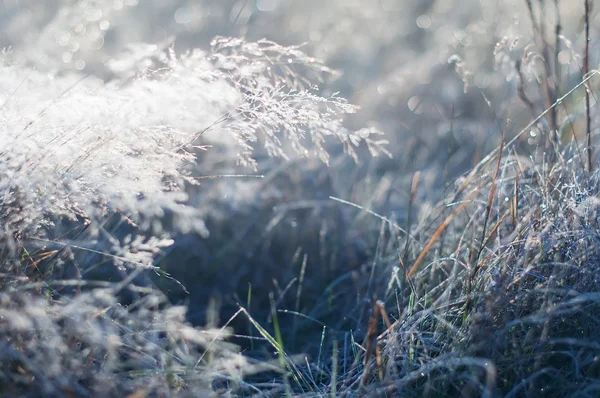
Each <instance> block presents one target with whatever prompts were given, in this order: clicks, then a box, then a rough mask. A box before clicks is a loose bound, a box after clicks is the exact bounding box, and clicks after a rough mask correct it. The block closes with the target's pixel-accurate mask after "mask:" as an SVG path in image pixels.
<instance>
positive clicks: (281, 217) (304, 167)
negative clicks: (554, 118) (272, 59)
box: [0, 0, 600, 329]
mask: <svg viewBox="0 0 600 398" xmlns="http://www.w3.org/2000/svg"><path fill="white" fill-rule="evenodd" d="M527 3H528V2H527V1H524V0H495V1H483V0H460V1H459V0H439V1H436V0H303V1H294V0H189V1H186V0H98V1H94V0H80V1H66V0H64V1H56V2H54V1H43V0H37V1H35V0H34V1H31V0H29V1H28V0H1V1H0V5H1V7H0V48H5V58H6V60H7V62H14V63H19V64H22V65H24V66H25V67H28V68H35V69H37V70H40V71H44V72H47V73H49V74H57V75H60V74H69V73H76V74H83V75H87V74H91V75H94V76H96V77H98V78H100V79H102V80H103V81H105V82H109V81H111V80H113V79H122V78H127V76H124V75H123V74H125V73H127V71H128V67H127V65H120V64H119V62H121V60H123V59H125V60H132V59H136V57H139V58H140V59H141V58H143V57H144V56H146V54H147V53H148V52H152V51H156V49H167V48H169V47H170V46H173V48H174V49H175V51H176V52H177V53H183V52H185V51H187V50H189V49H193V48H199V49H202V50H205V51H209V50H210V42H211V40H212V39H213V38H214V37H216V36H233V37H244V38H246V39H247V40H249V41H254V40H258V39H262V38H266V39H268V40H272V41H275V42H277V43H279V44H282V45H302V50H303V51H305V52H306V53H307V54H309V55H310V56H313V57H315V58H318V59H321V60H323V61H324V63H325V64H326V65H328V66H329V67H331V68H334V69H336V70H337V71H338V72H339V74H336V76H332V77H329V78H327V79H326V80H324V81H322V82H317V83H318V85H319V89H320V91H321V92H322V93H325V94H331V93H336V92H338V93H339V95H340V96H341V97H344V98H347V99H348V100H349V102H350V103H353V104H357V105H359V106H360V107H361V110H360V111H359V112H358V113H357V114H355V115H352V117H350V118H348V119H347V120H345V123H346V124H347V125H348V126H349V127H352V128H360V127H365V126H374V127H377V128H380V129H381V130H383V131H384V132H385V133H386V138H387V139H388V140H389V141H390V144H389V146H388V149H389V151H390V152H391V154H392V155H393V156H392V157H391V158H388V157H385V156H380V157H377V158H371V157H370V156H369V154H368V152H367V151H366V150H365V151H363V153H361V156H360V160H359V162H358V163H355V162H353V161H352V160H351V159H349V158H348V157H345V156H343V153H342V150H341V148H340V147H339V146H337V145H336V144H335V143H332V146H331V148H330V152H331V154H332V161H331V165H330V166H329V167H326V166H325V165H324V164H322V163H321V162H319V161H318V160H313V159H290V160H288V161H283V160H278V159H269V158H268V157H266V156H265V155H264V154H261V153H260V152H258V153H257V156H258V157H259V159H258V160H259V163H258V168H259V170H258V174H260V175H264V176H265V178H263V179H260V180H256V179H250V180H249V179H244V178H212V179H207V180H206V182H203V183H202V184H201V185H200V186H195V187H190V188H189V192H190V193H191V194H192V195H191V197H190V200H189V203H190V204H191V205H193V206H194V207H196V208H199V209H201V211H202V212H203V214H204V217H205V219H206V224H207V227H208V230H209V232H210V236H209V237H200V236H196V235H181V236H178V237H177V238H176V243H175V245H174V246H173V247H172V248H171V249H170V251H169V254H168V256H167V257H166V258H165V259H164V261H163V264H162V265H163V266H164V268H165V269H167V271H168V272H170V273H171V274H172V275H173V276H174V277H175V278H178V279H180V280H181V281H182V282H184V284H185V285H186V286H187V288H188V290H189V291H190V294H189V295H187V294H185V293H184V292H182V291H181V289H179V288H178V287H177V286H176V285H174V284H172V285H171V284H169V283H167V282H166V281H164V280H160V281H157V282H156V283H157V284H159V285H160V286H161V287H162V288H163V289H164V290H165V291H167V292H169V294H170V296H171V298H172V300H173V301H174V302H185V303H187V304H189V306H190V311H189V314H188V317H189V319H190V320H191V321H192V322H194V323H198V324H201V323H204V322H205V318H206V314H207V308H208V306H209V302H218V303H219V306H220V308H222V311H223V317H225V318H227V315H230V314H231V313H233V312H234V310H235V309H237V306H236V303H238V302H246V295H247V292H248V290H249V287H251V290H252V295H253V300H252V303H251V305H250V307H251V308H250V310H251V312H252V311H253V313H254V314H258V315H257V318H258V319H260V320H265V321H269V319H268V318H269V313H270V311H269V301H268V300H269V299H268V296H269V293H273V292H275V296H276V298H277V300H278V305H279V306H280V308H297V309H298V310H299V312H302V313H305V314H308V315H310V316H311V317H313V318H315V319H319V320H322V321H324V322H334V323H336V322H337V323H336V324H337V326H338V327H339V328H341V329H343V328H347V329H351V328H355V326H356V325H354V324H353V323H352V322H356V323H360V322H358V318H360V316H357V317H355V318H352V315H350V314H353V313H354V312H356V311H357V310H356V308H357V307H360V303H361V302H362V301H363V300H364V299H365V296H366V293H365V290H364V289H365V288H364V283H363V282H364V280H365V278H364V276H365V275H366V276H368V275H371V272H372V270H373V267H375V263H374V262H373V260H372V259H373V257H374V252H375V249H376V247H377V246H378V244H377V242H378V238H379V230H380V226H381V220H379V219H377V218H375V217H373V216H371V215H368V214H366V213H365V212H361V211H360V210H359V209H357V208H354V207H351V206H347V205H343V204H341V203H339V202H335V201H332V200H331V199H330V196H334V197H338V198H341V199H344V200H347V201H350V202H352V203H356V204H359V205H361V206H364V207H365V208H368V209H371V210H372V211H374V212H377V213H379V214H381V215H384V216H385V217H389V218H390V219H392V220H394V221H395V222H397V223H398V225H400V226H405V225H406V224H407V223H408V220H407V217H408V211H407V205H408V202H409V193H410V184H411V180H412V178H413V176H414V174H415V172H417V171H419V172H420V173H421V178H420V185H419V189H418V191H417V198H416V200H415V208H414V213H413V217H414V218H417V217H419V214H420V213H423V212H426V210H427V209H429V208H431V206H432V205H433V204H435V203H436V202H437V201H439V200H440V199H441V198H443V197H444V195H445V191H446V189H447V187H449V186H452V184H453V182H454V180H455V179H456V178H457V177H459V176H460V175H461V174H462V173H464V172H465V171H467V170H468V169H469V168H470V167H471V166H472V165H473V164H475V163H476V162H477V161H478V160H480V159H481V158H482V157H483V156H485V154H486V153H487V152H488V151H489V149H490V148H493V147H495V146H496V145H497V144H498V142H499V139H500V136H501V130H502V129H503V127H504V125H505V123H506V119H507V118H510V120H511V122H510V124H509V125H508V127H507V130H508V134H509V135H511V134H514V133H516V132H518V131H519V130H520V129H521V128H523V127H524V126H525V125H526V124H527V123H528V122H529V121H530V120H531V119H532V118H533V117H534V116H535V115H537V114H538V113H541V112H542V111H543V109H544V101H543V98H542V96H541V94H539V93H540V91H539V86H540V82H542V81H543V80H544V76H543V73H542V71H543V67H544V65H543V58H542V57H541V56H539V54H540V51H541V43H539V42H536V40H535V39H534V36H533V29H534V28H533V27H532V20H531V19H532V18H531V15H530V12H529V9H528V6H527ZM530 4H532V7H533V10H534V11H535V18H536V20H537V21H538V22H541V24H540V25H539V26H544V27H545V31H544V32H542V35H545V37H547V41H548V43H550V44H551V46H552V47H551V48H552V51H554V50H556V46H555V43H560V44H559V48H558V51H557V62H556V65H552V66H551V67H552V68H559V69H560V75H561V76H564V78H563V79H562V80H561V81H560V82H553V84H555V86H556V87H557V92H558V93H565V92H566V91H568V89H570V88H571V87H573V86H574V85H575V84H576V83H577V82H578V81H580V79H581V68H580V65H581V56H580V55H579V54H580V53H581V52H582V48H583V39H582V34H581V32H582V29H583V24H582V19H581V18H582V15H583V1H577V2H575V1H566V0H565V1H549V0H533V1H531V2H530ZM597 15H598V14H597V13H596V11H595V10H594V12H593V14H592V18H591V20H592V37H594V35H595V33H596V31H597V27H598V23H599V22H600V21H599V20H598V17H597ZM557 21H559V23H560V24H559V26H560V36H559V37H558V41H556V35H555V31H554V27H555V26H556V23H557ZM597 48H598V45H597V41H592V51H591V62H590V63H591V65H592V68H595V67H596V65H597V64H598V52H597V51H594V50H595V49H597ZM138 54H139V55H138ZM520 89H523V90H525V92H526V93H527V95H528V98H530V99H531V100H532V105H528V104H526V103H525V102H524V101H523V100H522V98H520V97H519V93H518V91H519V90H520ZM581 109H582V108H581V101H580V97H577V96H574V97H573V99H570V100H569V102H568V103H566V104H565V107H564V109H561V110H559V113H560V114H559V121H561V120H564V118H565V115H566V114H570V113H575V112H577V111H578V110H581ZM541 123H547V121H545V120H542V121H541ZM204 127H206V126H198V129H202V128H204ZM538 131H539V130H538V129H536V128H535V126H534V128H532V129H531V131H530V132H528V133H527V134H526V135H525V136H524V138H523V139H522V141H521V142H520V145H521V147H522V149H523V150H524V151H525V154H526V155H527V153H528V152H529V153H533V152H534V151H535V150H537V148H538V144H539V143H540V142H541V141H540V140H541V139H542V137H540V134H538ZM202 144H211V145H213V147H212V148H211V149H210V150H209V151H206V152H202V153H201V154H200V156H199V163H198V165H197V166H196V167H197V168H198V170H197V174H199V175H204V176H211V175H225V174H252V173H253V171H252V170H248V169H245V168H243V167H240V166H238V165H237V164H236V162H235V154H234V153H233V149H231V148H229V147H228V146H227V143H226V142H225V141H224V140H223V139H222V137H219V136H218V131H209V132H208V133H207V134H206V135H205V136H203V138H202ZM392 246H393V245H392ZM387 255H389V256H393V255H395V252H394V250H393V248H392V249H390V250H389V251H388V252H387ZM302 269H304V270H305V273H306V278H307V280H308V278H311V281H314V283H307V284H306V285H305V286H306V288H305V291H304V293H303V301H302V303H301V304H300V305H298V304H297V303H294V302H295V300H296V298H295V297H292V296H293V295H289V294H286V289H285V288H286V286H288V285H289V284H290V283H292V282H293V281H294V280H295V279H297V278H298V277H299V275H300V273H301V270H302ZM377 272H381V274H382V276H381V278H382V280H386V278H387V279H389V277H390V272H392V271H391V268H389V267H387V268H384V269H381V270H377ZM367 279H368V277H367ZM340 284H341V285H343V286H344V288H343V291H341V290H340V289H339V288H338V287H337V286H338V285H340ZM336 289H337V290H336ZM331 291H336V292H337V293H336V294H339V295H346V296H347V297H351V298H352V299H349V300H345V301H343V300H342V301H340V302H346V303H347V304H346V308H343V307H344V306H343V305H342V308H340V311H339V312H338V314H337V315H336V314H332V313H331V312H330V311H328V309H327V307H326V306H325V307H323V305H322V303H323V300H322V297H323V295H324V294H325V295H327V294H329V295H331ZM326 292H329V293H326ZM288 296H289V297H288ZM325 302H326V301H325ZM357 304H358V306H357ZM358 313H360V311H358ZM339 314H345V315H348V317H349V318H351V319H353V320H352V321H349V320H348V319H347V318H346V317H344V318H343V319H342V317H341V316H340V315H339ZM240 327H242V326H240Z"/></svg>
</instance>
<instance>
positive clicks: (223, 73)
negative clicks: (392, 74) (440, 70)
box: [0, 38, 385, 236]
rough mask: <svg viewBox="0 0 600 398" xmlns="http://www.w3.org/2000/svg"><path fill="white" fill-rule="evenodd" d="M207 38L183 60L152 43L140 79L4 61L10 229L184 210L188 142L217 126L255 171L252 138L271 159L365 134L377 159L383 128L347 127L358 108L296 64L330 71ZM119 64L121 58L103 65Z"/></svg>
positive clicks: (284, 50)
mask: <svg viewBox="0 0 600 398" xmlns="http://www.w3.org/2000/svg"><path fill="white" fill-rule="evenodd" d="M212 45H213V47H212V51H211V52H210V53H208V54H206V53H204V52H202V51H200V50H193V51H189V52H186V53H185V54H183V55H180V56H179V55H176V54H175V53H174V51H172V50H169V49H167V50H161V49H159V48H156V47H154V48H152V47H151V48H146V51H143V54H144V56H142V57H140V58H139V59H136V60H135V61H136V62H134V63H133V64H132V65H130V68H129V69H130V71H134V72H135V73H134V74H133V75H131V74H126V73H125V77H124V78H123V79H117V80H114V81H110V82H107V83H103V82H101V81H99V80H97V79H94V78H93V77H92V76H81V75H76V74H67V75H63V74H56V73H52V72H51V71H49V72H46V73H41V72H38V71H35V70H30V71H27V70H25V69H23V68H19V67H18V66H15V65H11V66H9V65H4V66H3V69H2V70H3V74H4V76H6V79H5V80H4V83H3V84H2V86H4V90H3V92H6V93H13V94H11V95H6V96H5V97H4V98H3V101H4V106H3V111H2V115H1V116H0V117H1V126H2V130H3V134H4V137H5V139H4V141H3V144H2V147H0V149H2V155H3V156H2V162H4V163H5V166H4V168H3V169H4V170H5V176H6V178H3V179H2V181H1V183H2V192H3V193H4V198H3V200H2V203H3V204H4V207H5V212H4V217H5V221H6V222H5V225H7V226H10V225H12V224H13V223H15V222H18V224H19V225H18V226H17V225H15V228H18V229H19V230H20V231H24V230H27V229H28V228H29V227H31V226H34V225H40V222H41V221H42V220H43V219H44V218H45V217H46V215H48V214H53V215H62V216H71V217H72V216H79V217H83V218H90V217H91V218H93V217H98V216H101V215H102V214H104V213H105V212H110V211H120V212H124V213H126V214H133V215H138V221H139V216H143V214H139V213H140V212H141V213H143V211H142V209H144V207H145V206H146V207H147V209H146V210H144V211H150V212H151V213H152V214H153V215H154V216H156V215H157V211H158V213H160V210H152V209H155V207H153V206H152V205H159V206H160V207H161V208H169V207H170V208H171V209H172V210H174V212H175V213H177V210H178V209H180V205H179V204H178V203H181V201H184V200H185V197H181V195H180V194H175V193H174V192H177V191H179V190H181V188H182V187H183V186H184V184H185V183H194V180H193V179H191V178H190V177H189V174H188V172H186V169H185V165H186V164H190V163H192V162H194V161H195V160H196V154H195V153H194V151H193V144H198V143H199V142H200V141H199V140H201V139H202V135H203V133H204V132H206V131H207V130H210V129H213V130H215V131H217V132H220V133H221V134H230V135H231V136H232V137H233V139H234V140H235V141H236V142H237V145H238V148H239V150H238V156H239V159H240V162H241V163H243V164H245V165H250V166H253V167H256V163H255V160H254V158H253V156H254V154H255V145H254V144H255V143H256V142H257V141H261V143H262V145H263V146H264V148H265V149H266V152H267V154H268V155H269V156H275V157H283V158H286V157H288V156H291V154H295V155H300V156H307V155H309V154H310V153H311V152H312V153H316V154H318V156H319V157H320V158H321V159H322V160H323V161H324V162H327V161H328V155H327V150H326V147H325V145H326V140H327V138H329V137H334V138H337V140H338V141H340V142H341V143H342V144H343V146H344V148H345V151H346V152H347V153H348V154H350V155H351V156H352V157H353V158H356V156H357V155H356V147H358V146H359V145H360V144H361V143H362V142H366V143H367V145H368V147H369V150H370V151H371V153H372V154H374V155H376V154H377V153H379V152H381V151H382V150H383V149H382V146H383V145H384V144H385V141H384V140H381V139H373V138H372V136H376V135H379V134H381V133H380V132H379V131H376V130H373V129H364V130H360V131H358V132H352V131H349V130H347V129H346V128H344V127H343V125H342V120H341V119H342V117H343V115H344V114H348V113H353V112H355V111H356V110H357V108H356V107H355V106H353V105H350V104H348V103H347V102H346V101H345V100H343V99H342V98H339V97H338V96H336V95H331V96H327V97H325V96H320V95H319V93H318V91H317V90H316V88H315V87H314V86H312V85H310V84H309V83H308V81H307V80H305V78H304V77H303V76H304V75H301V74H300V72H299V71H298V70H297V69H299V68H305V69H306V70H305V71H304V72H307V73H308V72H309V71H312V72H316V75H315V76H313V78H316V79H320V78H322V76H321V75H322V74H325V73H331V72H332V71H331V70H329V69H328V68H327V67H326V66H324V65H323V64H321V63H320V62H319V61H317V60H315V59H313V58H311V57H309V56H307V55H306V54H304V53H303V52H301V51H300V50H299V49H298V48H297V47H284V46H279V45H277V44H275V43H273V42H269V41H266V40H263V41H259V42H256V43H248V42H245V41H243V40H241V39H226V38H217V39H215V40H214V41H213V43H212ZM134 53H135V54H138V55H139V54H140V52H134ZM115 65H121V66H122V65H123V64H122V63H119V61H118V60H117V61H115V62H114V63H112V64H111V63H109V64H108V66H109V67H112V68H117V66H115ZM308 74H309V75H310V73H308ZM310 77H311V76H309V78H310ZM305 86H307V87H308V88H304V87H305ZM140 198H143V199H140ZM16 202H18V203H19V204H18V206H20V207H22V208H20V209H19V211H18V214H17V213H16V212H15V211H14V210H15V209H16V208H17V207H16V206H17V205H16ZM149 205H150V206H149ZM159 218H160V217H159ZM9 228H10V227H9ZM187 229H189V228H187ZM13 232H16V231H13ZM8 235H9V234H7V235H6V236H8Z"/></svg>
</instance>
